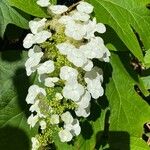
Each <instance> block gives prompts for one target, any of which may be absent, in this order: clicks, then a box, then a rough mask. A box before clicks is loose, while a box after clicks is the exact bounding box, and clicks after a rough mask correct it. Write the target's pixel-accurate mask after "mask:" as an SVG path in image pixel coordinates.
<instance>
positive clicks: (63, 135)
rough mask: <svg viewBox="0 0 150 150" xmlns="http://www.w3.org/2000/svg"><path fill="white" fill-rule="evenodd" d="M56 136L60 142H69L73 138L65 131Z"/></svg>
mask: <svg viewBox="0 0 150 150" xmlns="http://www.w3.org/2000/svg"><path fill="white" fill-rule="evenodd" d="M58 135H59V137H60V141H61V142H69V141H71V140H72V138H73V136H72V134H71V133H70V132H69V131H68V130H66V129H64V130H61V131H59V133H58Z"/></svg>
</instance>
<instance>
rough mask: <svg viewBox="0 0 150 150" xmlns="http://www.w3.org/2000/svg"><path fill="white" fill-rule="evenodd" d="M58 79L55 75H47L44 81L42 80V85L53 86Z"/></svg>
mask: <svg viewBox="0 0 150 150" xmlns="http://www.w3.org/2000/svg"><path fill="white" fill-rule="evenodd" d="M58 81H59V78H57V77H52V78H51V77H48V78H46V79H45V82H44V85H45V86H47V87H54V86H55V84H54V83H56V82H58Z"/></svg>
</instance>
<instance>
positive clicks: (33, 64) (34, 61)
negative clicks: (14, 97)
mask: <svg viewBox="0 0 150 150" xmlns="http://www.w3.org/2000/svg"><path fill="white" fill-rule="evenodd" d="M42 56H43V52H39V53H35V54H34V55H32V56H31V57H29V58H28V59H27V61H26V62H25V67H26V73H27V76H30V75H31V74H32V73H33V72H35V71H36V69H37V67H38V65H39V63H40V61H41V58H42Z"/></svg>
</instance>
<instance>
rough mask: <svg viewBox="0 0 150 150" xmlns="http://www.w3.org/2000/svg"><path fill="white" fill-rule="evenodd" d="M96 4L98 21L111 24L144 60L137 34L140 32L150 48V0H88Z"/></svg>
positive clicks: (131, 49) (140, 58)
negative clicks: (148, 6)
mask: <svg viewBox="0 0 150 150" xmlns="http://www.w3.org/2000/svg"><path fill="white" fill-rule="evenodd" d="M88 1H90V2H91V3H92V4H93V5H94V6H95V13H96V16H97V19H99V20H98V21H101V22H102V23H105V24H107V25H109V26H111V27H112V28H113V29H114V30H115V31H116V33H117V34H118V35H119V37H120V38H121V39H122V41H123V42H124V43H125V45H126V46H127V47H128V49H129V50H130V51H131V52H132V53H133V54H134V55H135V56H136V57H137V58H138V59H139V60H140V61H142V62H143V54H142V50H141V48H140V45H139V42H138V40H137V38H136V36H135V31H136V32H137V33H138V35H139V37H140V40H142V42H143V44H144V46H145V48H146V49H147V50H148V49H149V48H150V44H149V41H150V30H149V28H150V11H149V10H148V9H147V8H146V5H147V4H148V3H149V0H140V1H139V0H132V2H131V1H130V0H126V1H118V0H88Z"/></svg>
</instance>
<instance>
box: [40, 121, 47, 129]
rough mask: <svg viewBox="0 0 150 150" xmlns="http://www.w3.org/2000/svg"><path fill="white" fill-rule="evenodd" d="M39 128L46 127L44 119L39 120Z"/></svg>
mask: <svg viewBox="0 0 150 150" xmlns="http://www.w3.org/2000/svg"><path fill="white" fill-rule="evenodd" d="M39 124H40V126H41V130H44V129H46V122H45V121H44V120H42V121H40V123H39Z"/></svg>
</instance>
